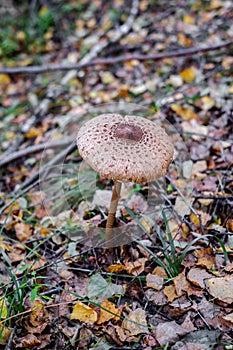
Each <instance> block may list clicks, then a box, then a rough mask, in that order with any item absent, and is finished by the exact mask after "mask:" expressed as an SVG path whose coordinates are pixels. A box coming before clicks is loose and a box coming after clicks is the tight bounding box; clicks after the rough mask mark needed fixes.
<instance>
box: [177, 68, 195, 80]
mask: <svg viewBox="0 0 233 350" xmlns="http://www.w3.org/2000/svg"><path fill="white" fill-rule="evenodd" d="M180 76H181V77H182V79H183V80H184V81H185V82H186V83H192V82H193V81H194V80H195V68H194V67H189V68H186V69H184V70H182V72H180Z"/></svg>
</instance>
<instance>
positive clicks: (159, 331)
mask: <svg viewBox="0 0 233 350" xmlns="http://www.w3.org/2000/svg"><path fill="white" fill-rule="evenodd" d="M187 333H188V331H187V330H186V329H184V328H183V327H182V326H180V325H179V324H177V323H176V322H175V321H171V322H165V323H160V324H158V325H157V326H156V330H155V335H156V340H157V341H158V342H159V344H160V345H161V346H164V345H166V344H168V343H170V342H172V343H175V342H176V341H177V340H178V339H179V336H182V335H185V334H187Z"/></svg>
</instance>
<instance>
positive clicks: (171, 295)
mask: <svg viewBox="0 0 233 350" xmlns="http://www.w3.org/2000/svg"><path fill="white" fill-rule="evenodd" d="M164 294H165V295H166V297H167V300H168V301H169V302H172V301H173V300H174V299H176V298H178V295H177V293H176V288H175V286H174V285H173V284H171V285H170V286H166V287H164Z"/></svg>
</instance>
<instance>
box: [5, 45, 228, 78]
mask: <svg viewBox="0 0 233 350" xmlns="http://www.w3.org/2000/svg"><path fill="white" fill-rule="evenodd" d="M231 45H233V40H229V41H224V42H223V43H221V44H218V45H213V46H206V47H202V48H201V47H191V48H189V49H182V50H177V51H172V52H164V53H156V54H151V55H141V54H132V55H126V56H120V57H110V58H99V59H95V60H93V61H88V62H85V61H86V59H85V60H84V59H83V60H81V61H80V62H79V63H76V64H69V65H62V64H50V65H43V66H29V67H2V68H0V73H5V74H22V73H30V74H38V73H45V72H54V71H58V70H59V71H69V70H72V69H75V70H80V69H83V68H87V67H91V66H92V67H93V66H97V65H114V64H116V63H121V62H127V61H132V60H138V61H159V60H162V59H164V58H174V57H184V56H192V55H195V54H201V53H202V54H203V53H206V52H210V51H215V50H220V49H223V48H226V47H229V46H231ZM106 46H107V45H106ZM104 47H105V46H104ZM93 51H94V50H93ZM98 53H99V49H98V52H97V54H98ZM82 62H83V63H82Z"/></svg>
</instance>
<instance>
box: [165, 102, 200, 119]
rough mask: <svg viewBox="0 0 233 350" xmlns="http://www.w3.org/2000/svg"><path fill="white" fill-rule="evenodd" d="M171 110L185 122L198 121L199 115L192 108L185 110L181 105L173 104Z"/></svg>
mask: <svg viewBox="0 0 233 350" xmlns="http://www.w3.org/2000/svg"><path fill="white" fill-rule="evenodd" d="M171 109H172V110H173V111H174V112H176V114H177V115H178V116H179V117H181V118H182V119H183V120H191V119H197V118H198V115H197V114H196V113H195V112H194V111H193V110H192V109H191V108H184V107H182V106H180V105H177V104H175V103H173V104H172V105H171Z"/></svg>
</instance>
